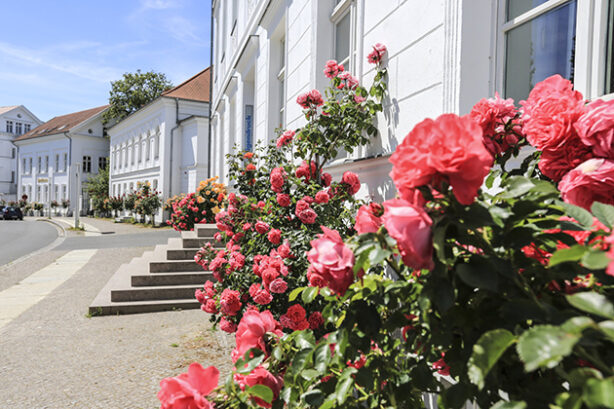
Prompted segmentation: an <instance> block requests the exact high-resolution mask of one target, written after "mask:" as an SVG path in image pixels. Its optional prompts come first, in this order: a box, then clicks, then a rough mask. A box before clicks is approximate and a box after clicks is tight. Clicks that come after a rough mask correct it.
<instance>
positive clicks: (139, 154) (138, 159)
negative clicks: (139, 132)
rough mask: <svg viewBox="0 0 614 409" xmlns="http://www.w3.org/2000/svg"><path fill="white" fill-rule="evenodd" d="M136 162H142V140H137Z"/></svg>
mask: <svg viewBox="0 0 614 409" xmlns="http://www.w3.org/2000/svg"><path fill="white" fill-rule="evenodd" d="M136 163H141V141H140V140H137V141H136Z"/></svg>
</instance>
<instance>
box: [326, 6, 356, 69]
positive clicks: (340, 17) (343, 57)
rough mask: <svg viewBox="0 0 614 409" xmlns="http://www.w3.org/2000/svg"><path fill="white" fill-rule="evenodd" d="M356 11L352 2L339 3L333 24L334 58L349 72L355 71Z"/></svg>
mask: <svg viewBox="0 0 614 409" xmlns="http://www.w3.org/2000/svg"><path fill="white" fill-rule="evenodd" d="M355 14H356V13H355V9H354V6H353V4H352V2H351V1H350V0H342V1H337V2H336V5H335V8H334V10H333V14H332V15H331V18H330V19H331V22H332V23H333V24H334V26H335V27H334V30H333V33H334V37H335V38H334V39H333V46H334V52H333V55H334V58H335V60H337V62H338V63H339V64H343V65H344V67H345V69H346V70H347V71H351V70H353V69H354V57H355V53H356V51H355V49H356V46H355V41H356V40H355V38H354V35H353V32H354V30H355V28H354V26H355V24H354V16H355Z"/></svg>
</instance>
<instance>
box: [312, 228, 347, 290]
mask: <svg viewBox="0 0 614 409" xmlns="http://www.w3.org/2000/svg"><path fill="white" fill-rule="evenodd" d="M321 228H322V231H323V232H324V234H320V235H318V238H317V239H315V240H312V241H311V250H309V252H308V253H307V259H308V260H309V262H310V263H311V266H310V267H311V269H313V272H312V273H311V275H313V273H314V272H315V273H316V274H317V275H319V276H321V277H322V279H323V280H324V281H325V282H326V285H327V286H328V287H329V288H330V289H331V290H333V291H334V292H336V293H338V294H341V295H343V294H345V291H346V290H347V289H348V287H349V286H350V284H352V282H354V271H353V267H354V253H353V252H352V250H350V248H349V247H347V246H346V245H345V243H344V242H343V240H342V239H341V236H340V235H339V232H337V231H336V230H331V229H328V228H327V227H325V226H321ZM308 275H309V273H308ZM310 282H311V278H310Z"/></svg>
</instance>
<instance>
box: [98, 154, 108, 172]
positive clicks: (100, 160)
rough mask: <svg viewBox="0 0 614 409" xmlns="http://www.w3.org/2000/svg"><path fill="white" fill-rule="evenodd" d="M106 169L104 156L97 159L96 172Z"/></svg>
mask: <svg viewBox="0 0 614 409" xmlns="http://www.w3.org/2000/svg"><path fill="white" fill-rule="evenodd" d="M106 168H107V158H105V157H104V156H101V157H100V158H98V171H101V170H103V169H106Z"/></svg>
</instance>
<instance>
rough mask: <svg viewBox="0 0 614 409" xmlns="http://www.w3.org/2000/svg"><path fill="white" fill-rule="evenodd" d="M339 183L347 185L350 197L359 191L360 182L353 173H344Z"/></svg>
mask: <svg viewBox="0 0 614 409" xmlns="http://www.w3.org/2000/svg"><path fill="white" fill-rule="evenodd" d="M341 183H345V184H346V185H348V192H349V193H350V194H351V195H355V194H356V193H358V191H359V190H360V180H359V179H358V175H356V173H354V172H350V171H347V172H344V173H343V176H342V177H341Z"/></svg>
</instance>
